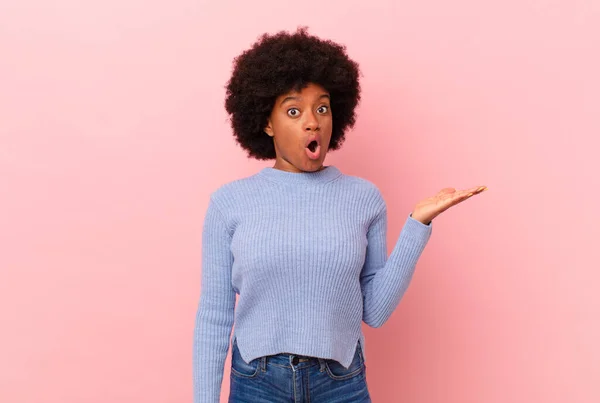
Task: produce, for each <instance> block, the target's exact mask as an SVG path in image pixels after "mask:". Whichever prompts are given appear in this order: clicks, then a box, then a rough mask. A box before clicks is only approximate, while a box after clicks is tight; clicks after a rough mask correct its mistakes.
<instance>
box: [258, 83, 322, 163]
mask: <svg viewBox="0 0 600 403" xmlns="http://www.w3.org/2000/svg"><path fill="white" fill-rule="evenodd" d="M331 124H332V118H331V102H330V96H329V93H328V92H327V91H326V90H325V89H324V88H323V87H321V86H320V85H318V84H312V83H311V84H309V85H308V86H307V87H306V88H304V89H302V90H301V91H300V92H297V91H291V92H289V93H286V94H283V95H280V96H279V97H277V99H276V100H275V105H274V106H273V110H272V111H271V115H270V117H269V119H268V123H267V126H266V127H265V133H267V134H268V135H269V136H271V137H272V138H273V143H274V145H275V153H276V160H275V165H274V166H273V168H277V169H281V170H284V171H289V172H303V171H319V170H321V169H323V168H324V167H323V161H324V160H325V155H326V154H327V149H328V147H329V140H330V139H331Z"/></svg>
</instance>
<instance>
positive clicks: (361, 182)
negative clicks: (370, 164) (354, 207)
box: [342, 174, 385, 204]
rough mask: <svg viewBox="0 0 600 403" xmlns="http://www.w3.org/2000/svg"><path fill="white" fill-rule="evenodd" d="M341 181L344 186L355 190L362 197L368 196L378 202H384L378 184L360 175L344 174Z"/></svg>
mask: <svg viewBox="0 0 600 403" xmlns="http://www.w3.org/2000/svg"><path fill="white" fill-rule="evenodd" d="M342 183H343V185H344V186H347V187H348V188H349V189H351V190H353V191H355V192H356V193H357V194H358V195H360V196H362V197H367V198H370V199H372V200H373V201H374V202H378V203H379V204H382V203H383V204H385V200H384V198H383V194H382V192H381V189H380V188H379V186H377V185H376V184H375V183H373V182H371V181H370V180H368V179H365V178H362V177H360V176H355V175H347V174H344V176H343V180H342Z"/></svg>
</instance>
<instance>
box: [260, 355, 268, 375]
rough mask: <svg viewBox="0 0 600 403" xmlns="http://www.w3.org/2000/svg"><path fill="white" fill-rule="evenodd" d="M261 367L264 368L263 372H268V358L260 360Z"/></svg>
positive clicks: (264, 357)
mask: <svg viewBox="0 0 600 403" xmlns="http://www.w3.org/2000/svg"><path fill="white" fill-rule="evenodd" d="M260 363H261V366H262V372H266V371H267V356H266V355H265V356H263V357H262V359H261V360H260Z"/></svg>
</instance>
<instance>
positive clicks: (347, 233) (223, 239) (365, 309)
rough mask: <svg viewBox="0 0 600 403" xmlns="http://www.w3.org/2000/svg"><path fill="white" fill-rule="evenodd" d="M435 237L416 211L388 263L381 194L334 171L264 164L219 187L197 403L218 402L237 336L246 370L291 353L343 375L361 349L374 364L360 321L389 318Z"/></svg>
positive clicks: (199, 320)
mask: <svg viewBox="0 0 600 403" xmlns="http://www.w3.org/2000/svg"><path fill="white" fill-rule="evenodd" d="M431 231H432V225H431V223H429V225H425V224H423V223H421V222H420V221H417V220H415V219H413V218H412V217H411V215H410V214H408V215H407V217H406V222H405V223H404V226H403V228H402V231H401V233H400V236H399V238H398V240H397V242H396V245H395V247H394V249H393V251H392V253H391V254H390V256H389V257H388V256H387V246H386V237H387V208H386V203H385V201H384V199H383V197H382V195H381V192H380V191H379V189H378V188H377V186H375V185H374V184H373V183H372V182H370V181H368V180H366V179H363V178H360V177H357V176H351V175H346V174H343V173H342V172H341V171H340V170H339V169H338V168H336V167H335V166H333V165H330V166H327V167H325V168H324V169H322V170H321V171H317V172H300V173H294V172H288V171H283V170H279V169H276V168H271V167H268V168H263V169H262V170H261V171H259V172H257V173H255V174H253V175H252V176H249V177H245V178H242V179H238V180H235V181H232V182H229V183H226V184H224V185H222V186H220V187H219V188H218V189H216V190H214V191H213V192H212V193H211V194H210V198H209V202H208V208H207V211H206V215H205V218H204V225H203V230H202V259H201V262H202V267H201V270H202V274H201V283H200V284H201V285H200V290H201V291H200V300H199V303H198V310H197V315H196V324H195V329H194V339H193V386H194V391H193V393H194V402H195V403H218V402H219V395H220V390H221V383H222V380H223V373H224V364H225V359H226V356H227V354H228V352H229V347H230V337H231V335H232V333H231V332H232V329H233V337H234V338H236V339H237V343H238V347H239V350H240V354H241V357H242V358H243V359H244V361H246V362H250V361H252V360H254V359H255V358H258V357H261V356H265V355H273V354H278V353H284V352H285V353H293V354H298V355H306V356H313V357H321V358H324V359H333V360H336V361H338V362H340V363H341V364H342V365H343V366H345V367H346V368H347V367H349V365H350V363H351V361H352V358H353V356H354V353H355V349H356V345H357V343H358V342H360V343H361V347H362V348H363V354H364V356H365V358H366V355H367V354H366V349H365V346H364V335H363V333H362V330H361V323H362V322H363V321H364V322H365V323H366V324H367V325H369V326H372V327H380V326H381V325H383V324H384V323H385V322H386V321H387V319H388V318H389V317H390V315H391V314H392V312H393V311H394V309H395V308H396V306H397V305H398V303H399V302H400V299H401V298H402V296H403V294H404V292H405V291H406V289H407V287H408V285H409V283H410V280H411V278H412V276H413V273H414V270H415V266H416V264H417V261H418V259H419V257H420V255H421V253H422V252H423V249H424V248H425V246H426V244H427V242H428V240H429V238H430V236H431ZM236 295H239V296H238V297H237V305H236ZM234 323H235V326H234Z"/></svg>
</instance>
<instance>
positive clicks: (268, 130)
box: [263, 119, 275, 137]
mask: <svg viewBox="0 0 600 403" xmlns="http://www.w3.org/2000/svg"><path fill="white" fill-rule="evenodd" d="M263 131H264V132H265V133H267V134H268V135H269V136H270V137H273V136H274V135H275V133H274V132H273V125H271V119H268V120H267V125H266V126H265V128H264V129H263Z"/></svg>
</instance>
